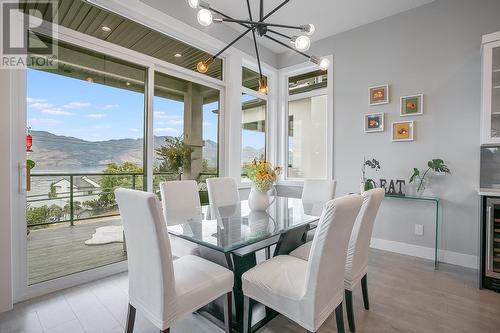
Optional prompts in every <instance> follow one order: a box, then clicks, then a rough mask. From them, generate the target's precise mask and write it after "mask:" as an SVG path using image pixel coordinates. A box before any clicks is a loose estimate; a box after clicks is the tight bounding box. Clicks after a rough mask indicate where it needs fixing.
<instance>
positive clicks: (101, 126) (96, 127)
mask: <svg viewBox="0 0 500 333" xmlns="http://www.w3.org/2000/svg"><path fill="white" fill-rule="evenodd" d="M94 128H95V129H110V128H111V125H97V126H94Z"/></svg>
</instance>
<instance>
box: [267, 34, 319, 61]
mask: <svg viewBox="0 0 500 333" xmlns="http://www.w3.org/2000/svg"><path fill="white" fill-rule="evenodd" d="M264 37H266V38H267V39H270V40H272V41H273V42H275V43H278V44H280V45H282V46H284V47H286V48H289V49H290V50H292V51H295V52H297V53H298V54H300V55H302V56H304V57H306V58H307V59H311V56H310V55H308V54H307V53H304V52H302V51H299V50H297V49H294V48H293V47H291V46H290V45H287V44H285V43H283V42H282V41H280V40H277V39H276V38H273V37H271V36H268V35H264Z"/></svg>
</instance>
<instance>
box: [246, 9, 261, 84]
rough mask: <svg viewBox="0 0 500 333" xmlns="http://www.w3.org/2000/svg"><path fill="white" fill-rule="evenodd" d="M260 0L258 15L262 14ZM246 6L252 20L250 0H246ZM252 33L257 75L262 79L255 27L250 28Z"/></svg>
mask: <svg viewBox="0 0 500 333" xmlns="http://www.w3.org/2000/svg"><path fill="white" fill-rule="evenodd" d="M262 1H263V0H261V3H260V5H261V9H260V11H261V13H260V15H261V16H262ZM247 8H248V17H249V18H250V21H253V18H252V10H251V8H250V0H247ZM252 35H253V45H254V47H255V55H256V57H257V64H258V65H259V76H260V79H261V80H262V67H261V65H260V57H259V48H258V47H257V38H256V37H255V29H252Z"/></svg>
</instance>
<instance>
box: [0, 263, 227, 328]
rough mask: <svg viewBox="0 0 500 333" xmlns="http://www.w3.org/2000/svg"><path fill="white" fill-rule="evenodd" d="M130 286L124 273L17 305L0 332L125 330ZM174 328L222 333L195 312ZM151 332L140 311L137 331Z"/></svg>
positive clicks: (1, 320) (0, 322)
mask: <svg viewBox="0 0 500 333" xmlns="http://www.w3.org/2000/svg"><path fill="white" fill-rule="evenodd" d="M127 289H128V277H127V274H126V273H124V274H119V275H115V276H112V277H109V278H107V279H103V280H99V281H96V282H92V283H90V284H86V285H82V286H79V287H75V288H71V289H67V290H64V291H61V292H57V293H54V294H50V295H47V296H42V297H40V298H36V299H34V300H30V301H27V302H24V303H20V304H17V305H16V306H15V308H14V310H13V311H10V312H7V313H4V314H0V333H39V332H40V333H118V332H120V333H123V332H124V325H125V320H126V317H127V304H128V302H127V300H128V297H127ZM193 329H194V331H193ZM172 331H173V332H175V333H184V332H186V333H188V332H189V333H192V332H200V333H212V332H214V333H217V332H222V330H221V329H219V328H218V327H217V326H216V325H214V324H212V323H211V322H209V321H208V320H206V319H205V318H203V317H201V316H199V315H196V314H195V315H191V316H188V317H187V318H185V319H183V320H180V321H179V322H177V323H176V324H175V325H174V327H173V328H172ZM150 332H151V333H153V332H154V333H158V329H157V328H156V327H154V326H153V325H152V324H151V323H150V322H149V321H148V320H146V319H145V318H144V317H142V316H141V314H140V312H138V313H137V317H136V325H135V329H134V333H150Z"/></svg>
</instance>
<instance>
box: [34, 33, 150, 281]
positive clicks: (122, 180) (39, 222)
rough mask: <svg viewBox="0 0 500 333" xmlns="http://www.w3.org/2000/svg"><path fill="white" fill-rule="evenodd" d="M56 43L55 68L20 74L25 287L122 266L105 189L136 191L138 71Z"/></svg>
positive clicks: (141, 96)
mask: <svg viewBox="0 0 500 333" xmlns="http://www.w3.org/2000/svg"><path fill="white" fill-rule="evenodd" d="M47 42H48V41H47ZM58 47H59V60H58V64H57V69H53V70H42V69H36V68H30V69H28V70H27V101H26V102H27V124H26V125H27V128H28V135H29V137H30V138H31V140H32V147H31V148H30V149H27V150H28V151H27V153H26V154H27V156H26V158H27V160H28V161H32V162H29V163H28V167H29V166H30V165H31V166H33V167H32V168H31V169H30V170H29V171H30V175H29V176H28V178H27V183H28V186H27V187H28V188H27V189H28V191H27V200H26V201H27V202H26V223H27V231H28V234H27V264H28V283H29V284H30V285H31V284H36V283H40V282H45V281H48V280H52V279H55V278H60V277H63V276H66V275H70V274H74V273H78V272H81V271H85V270H89V269H94V268H97V267H100V266H104V265H108V264H112V263H116V262H119V261H123V260H125V259H126V258H127V256H126V252H125V249H124V246H123V232H122V231H123V229H122V227H121V221H120V218H119V216H118V209H117V205H116V202H115V198H114V193H113V191H114V190H115V189H116V188H117V187H127V188H135V189H140V190H143V189H144V175H145V173H144V171H145V168H144V161H145V158H144V156H145V145H144V133H145V131H144V119H145V103H144V101H145V82H146V69H145V68H142V67H139V66H136V65H134V64H131V63H128V62H124V61H121V60H118V59H115V58H113V57H109V56H106V55H104V54H99V53H96V52H92V51H90V50H87V49H82V48H78V47H75V46H72V45H69V44H65V43H62V42H59V46H58Z"/></svg>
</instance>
